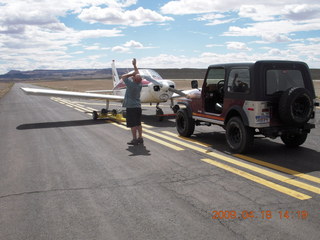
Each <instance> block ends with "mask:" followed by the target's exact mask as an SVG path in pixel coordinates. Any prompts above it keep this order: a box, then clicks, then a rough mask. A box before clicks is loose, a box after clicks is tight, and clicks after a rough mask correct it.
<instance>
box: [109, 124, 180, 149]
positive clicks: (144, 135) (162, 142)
mask: <svg viewBox="0 0 320 240" xmlns="http://www.w3.org/2000/svg"><path fill="white" fill-rule="evenodd" d="M108 122H111V121H108ZM111 124H113V125H114V126H117V127H120V128H122V129H125V130H130V129H129V128H127V127H126V126H124V125H122V124H117V123H115V122H111ZM145 132H146V131H145ZM143 137H144V138H147V139H150V140H151V141H154V142H157V143H159V144H162V145H164V146H166V147H169V148H171V149H173V150H176V151H183V150H184V149H183V148H181V147H179V146H176V145H173V144H171V143H168V142H166V141H163V140H161V139H158V138H155V137H153V136H150V135H148V134H146V133H144V134H143Z"/></svg>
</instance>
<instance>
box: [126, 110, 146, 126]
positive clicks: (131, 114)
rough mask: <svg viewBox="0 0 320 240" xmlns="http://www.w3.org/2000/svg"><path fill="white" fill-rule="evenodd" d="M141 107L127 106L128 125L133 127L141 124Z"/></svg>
mask: <svg viewBox="0 0 320 240" xmlns="http://www.w3.org/2000/svg"><path fill="white" fill-rule="evenodd" d="M141 114H142V110H141V108H127V109H126V119H127V127H129V128H132V127H136V126H140V125H141Z"/></svg>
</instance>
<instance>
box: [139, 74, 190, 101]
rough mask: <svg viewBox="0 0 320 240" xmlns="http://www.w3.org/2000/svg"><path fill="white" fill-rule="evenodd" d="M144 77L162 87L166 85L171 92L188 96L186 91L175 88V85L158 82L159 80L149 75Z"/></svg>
mask: <svg viewBox="0 0 320 240" xmlns="http://www.w3.org/2000/svg"><path fill="white" fill-rule="evenodd" d="M143 77H144V78H146V79H147V80H148V81H149V82H152V83H153V84H154V86H159V87H160V88H163V87H166V88H167V89H168V91H170V92H174V93H176V94H178V95H180V96H182V97H185V96H187V95H186V94H185V93H184V92H182V91H181V90H178V89H175V88H173V87H170V86H168V85H166V86H164V85H163V83H161V82H158V81H157V80H155V79H153V78H150V77H147V76H143Z"/></svg>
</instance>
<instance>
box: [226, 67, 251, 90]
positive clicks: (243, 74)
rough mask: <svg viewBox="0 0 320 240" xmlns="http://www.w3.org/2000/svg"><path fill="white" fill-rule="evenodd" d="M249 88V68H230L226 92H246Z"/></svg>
mask: <svg viewBox="0 0 320 240" xmlns="http://www.w3.org/2000/svg"><path fill="white" fill-rule="evenodd" d="M249 90H250V72H249V69H240V68H237V69H232V70H231V71H230V74H229V78H228V92H231V93H248V92H249Z"/></svg>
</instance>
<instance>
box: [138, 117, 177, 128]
mask: <svg viewBox="0 0 320 240" xmlns="http://www.w3.org/2000/svg"><path fill="white" fill-rule="evenodd" d="M170 119H174V117H164V119H163V120H162V121H159V117H157V116H155V115H142V118H141V120H142V122H144V123H145V124H148V125H150V126H153V127H175V126H176V123H175V121H170Z"/></svg>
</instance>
